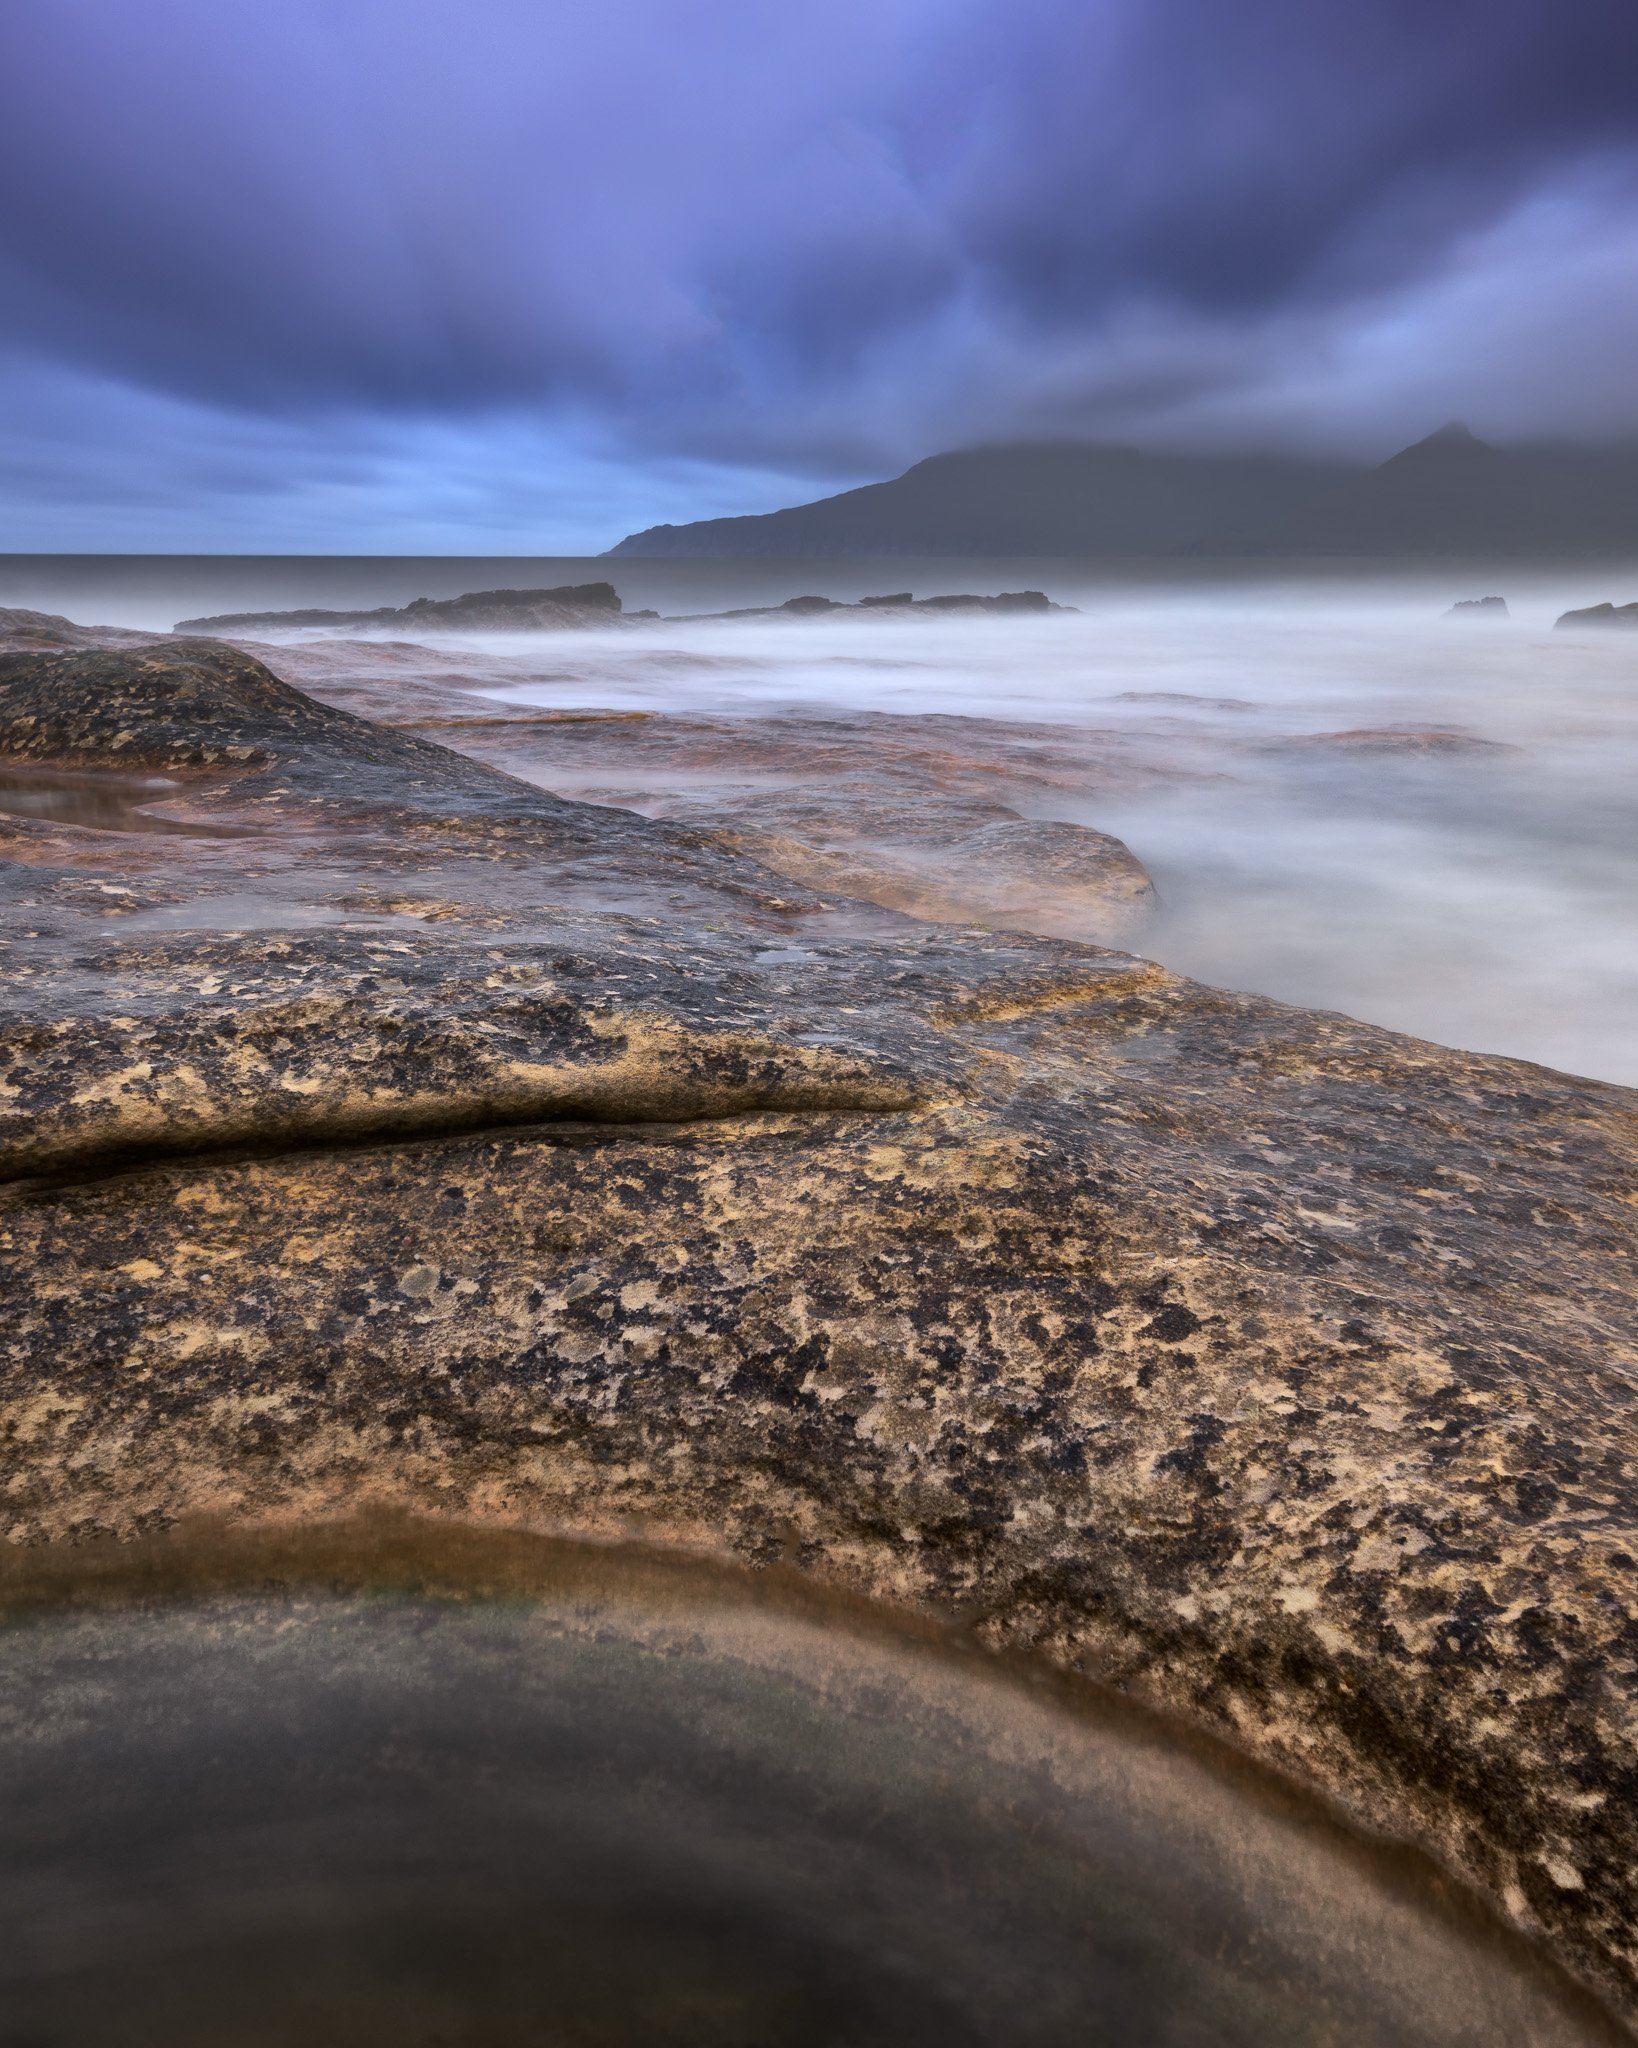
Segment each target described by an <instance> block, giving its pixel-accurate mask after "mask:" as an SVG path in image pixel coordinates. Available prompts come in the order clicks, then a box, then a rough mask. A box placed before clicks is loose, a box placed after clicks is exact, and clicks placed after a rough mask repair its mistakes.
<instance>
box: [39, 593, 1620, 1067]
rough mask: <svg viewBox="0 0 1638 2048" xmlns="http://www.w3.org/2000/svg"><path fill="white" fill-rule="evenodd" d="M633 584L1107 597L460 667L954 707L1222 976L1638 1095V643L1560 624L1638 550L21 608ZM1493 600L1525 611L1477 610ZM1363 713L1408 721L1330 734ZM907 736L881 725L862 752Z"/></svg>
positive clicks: (620, 686)
mask: <svg viewBox="0 0 1638 2048" xmlns="http://www.w3.org/2000/svg"><path fill="white" fill-rule="evenodd" d="M598 576H602V577H609V578H612V579H613V580H614V581H615V582H616V583H617V585H618V587H619V590H620V593H621V596H622V598H623V600H624V602H625V604H626V607H627V609H628V610H634V609H637V608H638V607H654V608H656V609H658V610H660V611H661V612H663V613H667V614H680V613H698V612H705V611H710V610H714V609H718V608H722V607H728V606H733V605H753V604H762V605H766V604H773V603H778V602H779V601H780V600H781V599H783V598H786V597H789V596H791V595H794V594H797V593H798V592H802V591H819V592H822V593H824V594H827V595H829V596H832V597H835V598H838V599H852V598H856V597H858V596H860V595H862V594H865V593H867V592H871V591H882V590H891V589H904V588H913V589H914V590H915V591H916V593H917V594H918V595H927V594H931V593H934V592H938V591H949V590H978V591H994V590H997V589H1019V588H1027V587H1032V586H1033V587H1037V588H1042V589H1045V590H1046V591H1047V592H1048V593H1049V594H1050V595H1051V596H1052V597H1054V598H1055V599H1058V600H1060V601H1062V602H1064V603H1066V604H1073V605H1075V606H1076V607H1078V609H1077V610H1076V611H1074V612H1059V613H1052V614H1047V615H1042V616H1007V617H951V618H937V617H927V616H925V615H923V616H914V617H904V616H898V617H891V616H889V617H877V618H870V617H868V616H866V617H859V616H849V617H845V618H820V619H817V620H799V619H778V620H766V621H761V620H747V619H736V620H712V619H700V618H689V619H682V618H676V617H667V618H665V619H663V620H658V621H649V622H645V623H643V624H640V625H628V626H625V627H620V628H610V629H607V630H594V631H585V632H572V633H562V632H559V633H552V634H540V635H529V636H518V635H505V636H502V635H494V636H489V637H487V638H483V639H474V638H467V639H463V640H460V641H456V640H453V639H451V640H446V641H441V642H439V643H437V645H438V648H439V651H440V653H441V654H442V655H444V656H447V661H448V671H447V676H446V678H445V679H446V680H450V681H460V680H461V679H462V667H463V662H468V663H471V664H472V665H473V673H472V674H471V675H470V676H468V677H467V680H468V681H470V682H471V683H473V684H475V685H477V686H479V687H481V688H483V689H484V690H485V691H487V692H489V693H490V694H492V695H494V696H496V697H498V698H500V699H502V700H504V701H508V702H511V703H513V704H526V705H542V706H551V707H557V708H566V707H609V708H625V709H642V710H650V711H662V712H664V711H670V712H689V713H700V714H711V715H715V716H724V715H726V716H729V717H743V718H751V717H754V716H756V715H758V714H766V713H770V712H780V713H791V712H794V713H797V714H799V715H809V716H815V717H817V716H839V717H841V718H842V719H843V720H844V721H845V720H847V719H849V718H853V717H856V716H857V714H860V713H871V714H875V715H876V716H877V717H878V718H879V717H880V716H881V715H886V716H887V717H888V718H889V719H891V720H894V721H898V720H903V721H905V722H906V725H907V727H908V726H909V725H910V724H911V723H912V722H916V721H926V720H928V719H930V718H931V719H935V720H936V719H941V718H942V719H951V718H953V719H956V720H959V721H964V722H967V721H970V722H971V723H963V724H962V725H961V726H960V727H958V728H949V727H946V728H945V730H946V732H949V731H951V730H955V731H957V732H958V734H959V736H960V743H961V745H962V748H963V750H964V751H965V752H967V753H970V754H977V755H983V754H985V753H986V751H987V752H988V753H990V754H991V755H993V758H994V768H995V778H994V783H993V794H994V795H995V796H996V797H997V798H998V799H1000V800H1001V801H1003V802H1006V803H1008V804H1010V805H1012V806H1013V808H1015V809H1017V810H1019V811H1022V812H1024V813H1025V814H1026V815H1034V816H1040V817H1053V818H1062V819H1068V820H1072V821H1076V822H1080V823H1084V824H1088V825H1094V826H1097V827H1100V828H1101V829H1103V830H1105V831H1109V832H1113V833H1115V834H1117V835H1118V836H1120V837H1121V838H1123V839H1124V840H1125V841H1126V842H1127V844H1128V845H1129V846H1130V847H1131V848H1132V850H1133V851H1134V852H1135V853H1136V854H1137V855H1138V857H1139V858H1140V859H1141V860H1142V861H1143V862H1144V864H1145V865H1146V866H1147V867H1148V869H1149V871H1150V873H1151V874H1152V875H1153V877H1154V879H1155V881H1156V883H1157V885H1158V888H1159V892H1160V897H1161V902H1162V909H1161V911H1160V913H1159V914H1158V915H1157V916H1156V917H1154V918H1153V919H1152V920H1151V922H1150V923H1149V924H1148V925H1147V926H1146V927H1145V928H1143V929H1142V930H1141V931H1140V932H1138V933H1136V934H1134V935H1133V936H1132V937H1131V938H1130V939H1129V941H1128V943H1129V944H1131V945H1132V946H1133V947H1134V949H1136V950H1140V951H1142V952H1144V953H1147V954H1150V955H1152V956H1153V957H1155V958H1158V959H1160V960H1162V961H1164V962H1165V963H1166V964H1167V965H1169V966H1171V967H1174V968H1176V969H1178V970H1180V971H1182V972H1185V973H1188V974H1191V975H1194V976H1197V977H1199V978H1200V979H1202V980H1205V981H1208V982H1212V983H1216V984H1219V985H1223V986H1227V987H1231V988H1239V989H1248V990H1254V991H1257V992H1260V993H1263V994H1268V995H1273V996H1277V997H1280V998H1283V999H1286V1000H1289V1001H1292V1002H1296V1003H1302V1004H1306V1005H1311V1006H1316V1007H1320V1008H1327V1009H1337V1010H1341V1011H1344V1012H1346V1013H1348V1014H1350V1015H1352V1016H1355V1017H1359V1018H1363V1019H1365V1020H1367V1021H1370V1022H1374V1023H1379V1024H1384V1025H1388V1026H1391V1027H1393V1028H1395V1029H1398V1030H1403V1031H1408V1032H1412V1033H1416V1034H1418V1035H1421V1036H1425V1037H1429V1038H1432V1039H1435V1040H1438V1041H1441V1042H1443V1043H1446V1044H1450V1045H1455V1046H1460V1047H1464V1048H1469V1049H1473V1050H1477V1051H1484V1052H1496V1053H1505V1054H1512V1055H1517V1056H1520V1057H1524V1058H1527V1059H1532V1060H1538V1061H1541V1062H1543V1063H1545V1064H1548V1065H1551V1066H1555V1067H1559V1068H1563V1069H1566V1070H1568V1071H1571V1072H1576V1073H1582V1074H1588V1075H1594V1076H1598V1077H1600V1078H1604V1079H1608V1080H1615V1081H1621V1082H1625V1083H1628V1084H1631V1083H1638V1031H1635V1030H1634V1019H1635V1017H1638V634H1630V635H1626V634H1622V633H1620V632H1611V633H1607V634H1605V635H1600V634H1598V633H1596V632H1581V633H1572V632H1557V631H1554V630H1553V621H1554V620H1555V619H1556V618H1557V616H1558V614H1559V613H1560V612H1562V611H1564V610H1566V609H1568V608H1569V607H1571V606H1576V605H1583V604H1588V603H1592V602H1596V601H1598V600H1600V599H1603V598H1605V597H1609V598H1613V599H1615V600H1616V601H1617V602H1620V601H1623V600H1625V599H1627V598H1630V597H1631V596H1633V594H1634V590H1635V588H1638V573H1635V574H1633V575H1631V576H1628V575H1626V574H1624V572H1623V571H1621V570H1620V569H1618V568H1611V567H1607V566H1592V567H1586V566H1582V567H1577V568H1574V569H1569V570H1557V571H1547V570H1532V569H1527V568H1521V567H1520V565H1518V564H1516V563H1515V564H1513V565H1511V566H1501V567H1498V566H1495V565H1490V566H1486V567H1475V566H1466V567H1460V568H1455V567H1448V566H1447V567H1440V568H1435V569H1427V568H1419V569H1417V570H1416V571H1415V572H1414V573H1407V574H1405V575H1402V576H1395V575H1393V574H1391V573H1388V572H1386V571H1383V570H1380V569H1376V570H1356V571H1350V572H1346V573H1345V572H1342V571H1337V572H1335V573H1330V572H1326V573H1320V572H1317V571H1315V570H1314V569H1313V568H1312V567H1310V568H1309V569H1307V570H1306V571H1301V572H1293V573H1291V574H1289V575H1286V574H1283V573H1282V574H1278V575H1274V574H1269V573H1266V572H1262V571H1257V572H1251V571H1249V570H1248V571H1243V572H1238V571H1233V570H1221V569H1218V570H1213V571H1210V572H1208V571H1205V570H1200V571H1194V570H1190V569H1188V568H1186V567H1184V566H1182V565H1169V566H1167V567H1165V568H1163V569H1150V570H1134V571H1132V572H1131V573H1129V574H1123V573H1121V572H1118V571H1112V570H1109V569H1107V568H1100V569H1098V570H1096V571H1093V570H1091V569H1088V568H1086V567H1084V566H1081V565H1075V564H1068V563H1064V562H1061V561H1060V562H1018V561H999V562H997V561H990V562H974V561H965V562H941V563H930V562H922V561H917V562H898V563H894V562H889V563H885V564H884V563H881V562H876V563H853V564H835V563H831V564H802V563H786V562H770V561H763V562H754V563H730V562H709V561H699V562H688V561H674V562H667V561H641V560H632V561H629V562H628V561H625V560H618V561H606V560H598V559H595V558H592V559H586V558H579V559H562V560H545V559H543V560H531V561H522V560H513V561H476V560H471V561H464V560H458V559H447V558H445V559H437V560H433V559H422V560H413V559H409V558H398V559H394V560H375V561H366V560H363V559H360V560H357V561H348V560H346V559H344V558H336V559H332V560H329V561H322V562H321V561H307V562H304V561H299V560H296V559H291V558H285V559H275V558H268V559H265V560H259V561H252V560H249V559H246V560H243V561H239V560H235V559H234V558H225V557H223V558H214V559H213V558H199V559H194V560H170V561H167V560H165V559H163V558H156V557H149V558H146V559H143V558H134V557H133V558H125V559H123V560H122V559H119V558H104V559H102V560H95V559H91V558H78V559H70V558H56V559H51V558H35V560H34V561H33V562H30V561H29V560H28V559H27V558H22V557H11V558H9V560H7V561H5V562H3V563H0V602H5V603H12V604H32V605H39V606H42V607H44V608H46V609H51V610H58V611H64V612H68V613H71V614H72V615H73V616H75V617H77V618H80V619H82V620H93V619H94V620H99V621H103V622H108V623H114V624H123V625H134V626H141V627H147V628H155V627H164V626H166V625H168V624H169V623H170V622H171V621H173V620H174V619H176V618H177V617H180V616H183V615H186V614H189V613H198V612H210V611H223V610H228V609H234V608H241V607H242V608H253V607H262V606H268V605H299V604H304V603H306V604H323V605H336V606H354V605H356V606H364V605H372V604H381V603H395V604H396V603H402V602H404V601H405V600H407V599H408V598H409V597H412V596H415V595H418V594H426V595H432V596H450V595H455V594H458V593H459V592H460V591H463V590H469V589H472V588H475V587H487V586H493V585H497V584H499V585H513V586H517V585H535V586H541V585H549V584H552V583H563V582H571V581H584V580H586V579H587V578H589V577H598ZM1491 592H1497V593H1500V594H1502V595H1504V596H1505V597H1506V598H1507V599H1508V602H1509V605H1510V607H1511V616H1510V617H1509V618H1507V619H1505V620H1500V621H1493V620H1490V619H1474V618H1471V617H1469V618H1466V619H1452V618H1448V617H1446V616H1445V615H1444V614H1445V612H1446V610H1447V608H1448V607H1449V605H1450V604H1451V603H1452V602H1453V601H1454V600H1455V599H1458V598H1465V597H1477V596H1481V595H1485V594H1488V593H1491ZM264 637H265V636H264ZM299 637H302V638H306V637H308V636H299ZM271 658H272V659H273V660H274V662H275V665H276V664H277V656H276V653H275V654H273V655H272V657H271ZM480 668H481V671H482V672H481V674H480V673H478V672H477V671H478V670H479V669H480ZM1043 731H1045V732H1048V733H1049V734H1053V735H1056V736H1057V737H1058V740H1059V741H1060V742H1061V743H1062V752H1063V755H1064V758H1063V759H1061V760H1060V761H1059V763H1058V765H1057V767H1056V769H1055V771H1054V772H1053V774H1051V775H1050V776H1048V777H1046V778H1044V779H1043V778H1042V777H1040V776H1038V775H1031V774H1020V773H1018V772H1017V771H1016V764H1015V763H1012V762H1011V761H1009V759H1008V749H1009V744H1010V741H1011V740H1019V741H1023V740H1027V739H1028V738H1029V737H1030V735H1032V734H1036V733H1040V732H1043ZM1361 732H1363V733H1366V734H1381V733H1384V732H1386V733H1388V734H1390V735H1392V736H1393V737H1391V738H1389V739H1386V740H1382V739H1365V740H1360V739H1359V738H1357V737H1355V738H1344V739H1341V740H1338V739H1336V738H1335V737H1331V736H1335V735H1339V734H1340V735H1358V734H1360V733H1361ZM1418 735H1423V736H1426V735H1432V736H1433V737H1432V738H1431V739H1428V738H1426V737H1423V738H1418V737H1417V736H1418ZM874 744H875V741H874V739H873V737H872V733H871V731H870V730H869V729H866V728H861V729H860V730H859V732H858V734H857V745H858V748H859V763H860V767H861V768H865V769H867V768H868V767H869V765H870V755H871V748H872V746H873V745H874ZM765 779H766V778H764V780H765ZM559 786H561V787H563V788H564V793H565V794H574V793H576V792H575V790H574V788H573V787H572V786H569V785H564V784H559Z"/></svg>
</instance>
